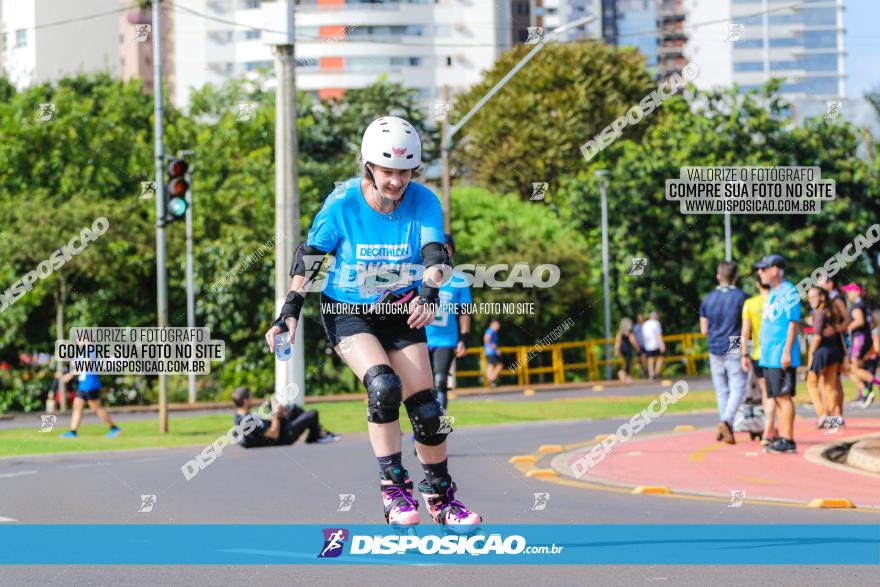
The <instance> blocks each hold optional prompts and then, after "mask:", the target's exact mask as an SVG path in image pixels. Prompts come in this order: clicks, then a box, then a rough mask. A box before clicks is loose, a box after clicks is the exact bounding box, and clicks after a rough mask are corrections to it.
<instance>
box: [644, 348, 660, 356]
mask: <svg viewBox="0 0 880 587" xmlns="http://www.w3.org/2000/svg"><path fill="white" fill-rule="evenodd" d="M645 356H646V357H662V356H663V353H662V352H660V349H654V350H653V351H645Z"/></svg>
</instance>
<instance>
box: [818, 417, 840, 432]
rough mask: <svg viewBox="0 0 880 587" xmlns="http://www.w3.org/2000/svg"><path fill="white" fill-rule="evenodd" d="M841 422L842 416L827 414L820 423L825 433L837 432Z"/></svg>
mask: <svg viewBox="0 0 880 587" xmlns="http://www.w3.org/2000/svg"><path fill="white" fill-rule="evenodd" d="M841 424H843V418H842V417H840V416H829V417H827V418H825V421H824V422H823V423H822V427H823V428H824V429H825V434H837V433H838V432H840V425H841Z"/></svg>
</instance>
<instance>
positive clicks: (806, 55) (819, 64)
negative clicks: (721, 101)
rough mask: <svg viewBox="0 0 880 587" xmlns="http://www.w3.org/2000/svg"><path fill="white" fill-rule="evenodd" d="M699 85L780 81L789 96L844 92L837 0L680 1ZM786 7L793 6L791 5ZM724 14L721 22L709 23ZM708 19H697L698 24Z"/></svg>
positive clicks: (814, 96)
mask: <svg viewBox="0 0 880 587" xmlns="http://www.w3.org/2000/svg"><path fill="white" fill-rule="evenodd" d="M684 4H685V8H686V10H687V13H688V15H687V25H686V28H688V30H689V39H688V44H687V47H686V51H685V53H686V55H687V56H688V58H689V59H690V60H692V61H696V62H697V64H698V65H699V67H700V75H699V76H698V77H697V78H696V79H695V80H694V83H695V84H696V85H697V86H699V87H707V88H708V87H714V86H729V85H731V84H732V83H737V84H739V85H740V87H741V88H742V90H749V89H754V88H757V87H759V86H760V85H761V84H763V83H764V82H765V81H767V80H769V79H770V78H772V77H781V78H784V81H783V83H782V87H781V94H782V96H783V97H785V98H786V99H789V100H799V99H804V98H812V99H829V100H830V99H841V98H845V97H846V90H845V84H844V81H845V78H846V72H845V68H844V55H845V50H844V30H845V29H844V25H843V14H844V2H843V0H824V1H823V0H819V1H815V2H810V3H809V4H804V3H792V2H791V1H789V0H785V1H782V0H684ZM792 6H794V8H791V7H792ZM719 19H722V20H724V19H726V20H724V22H715V23H712V21H718V20H719ZM706 22H709V23H712V24H701V23H706Z"/></svg>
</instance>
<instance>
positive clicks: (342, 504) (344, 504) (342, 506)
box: [336, 493, 354, 512]
mask: <svg viewBox="0 0 880 587" xmlns="http://www.w3.org/2000/svg"><path fill="white" fill-rule="evenodd" d="M353 505H354V493H340V494H339V507H337V508H336V511H337V512H349V511H351V506H353Z"/></svg>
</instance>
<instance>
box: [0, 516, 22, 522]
mask: <svg viewBox="0 0 880 587" xmlns="http://www.w3.org/2000/svg"><path fill="white" fill-rule="evenodd" d="M17 521H18V520H13V519H12V518H4V517H3V516H0V522H17Z"/></svg>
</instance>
